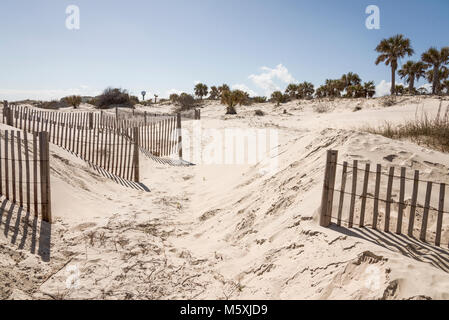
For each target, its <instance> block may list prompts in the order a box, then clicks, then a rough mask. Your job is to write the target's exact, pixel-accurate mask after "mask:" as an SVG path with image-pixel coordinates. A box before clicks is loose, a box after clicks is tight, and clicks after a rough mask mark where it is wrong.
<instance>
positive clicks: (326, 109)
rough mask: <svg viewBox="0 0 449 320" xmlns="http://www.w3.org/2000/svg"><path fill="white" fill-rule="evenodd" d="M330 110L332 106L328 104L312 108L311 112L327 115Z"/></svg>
mask: <svg viewBox="0 0 449 320" xmlns="http://www.w3.org/2000/svg"><path fill="white" fill-rule="evenodd" d="M331 110H332V106H331V105H330V104H328V103H320V104H317V105H314V106H313V111H315V112H317V113H328V112H330V111H331Z"/></svg>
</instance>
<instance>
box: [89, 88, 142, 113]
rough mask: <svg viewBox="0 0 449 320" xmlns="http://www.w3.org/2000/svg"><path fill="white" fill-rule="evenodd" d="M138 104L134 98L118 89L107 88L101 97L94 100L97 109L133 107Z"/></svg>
mask: <svg viewBox="0 0 449 320" xmlns="http://www.w3.org/2000/svg"><path fill="white" fill-rule="evenodd" d="M138 102H139V99H138V98H137V97H135V96H130V95H129V94H128V91H126V90H124V89H119V88H107V89H105V90H104V91H103V93H102V94H101V95H99V96H98V97H96V98H95V106H97V107H98V108H99V109H107V108H111V107H116V106H121V107H129V108H130V107H133V106H134V105H135V104H137V103H138Z"/></svg>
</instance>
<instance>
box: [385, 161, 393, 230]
mask: <svg viewBox="0 0 449 320" xmlns="http://www.w3.org/2000/svg"><path fill="white" fill-rule="evenodd" d="M393 177H394V167H390V172H389V174H388V185H387V199H386V203H385V226H384V231H385V232H390V212H391V202H392V198H391V192H392V189H393Z"/></svg>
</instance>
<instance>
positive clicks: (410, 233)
mask: <svg viewBox="0 0 449 320" xmlns="http://www.w3.org/2000/svg"><path fill="white" fill-rule="evenodd" d="M418 186H419V170H415V177H414V180H413V192H412V201H411V204H410V215H409V222H408V232H407V234H408V236H410V237H412V236H413V229H414V225H415V213H416V201H417V198H418Z"/></svg>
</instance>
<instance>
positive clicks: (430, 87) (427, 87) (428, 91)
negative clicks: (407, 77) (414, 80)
mask: <svg viewBox="0 0 449 320" xmlns="http://www.w3.org/2000/svg"><path fill="white" fill-rule="evenodd" d="M421 88H424V89H426V91H427V93H432V84H431V83H426V84H423V85H422V86H420V87H419V88H418V89H421Z"/></svg>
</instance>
